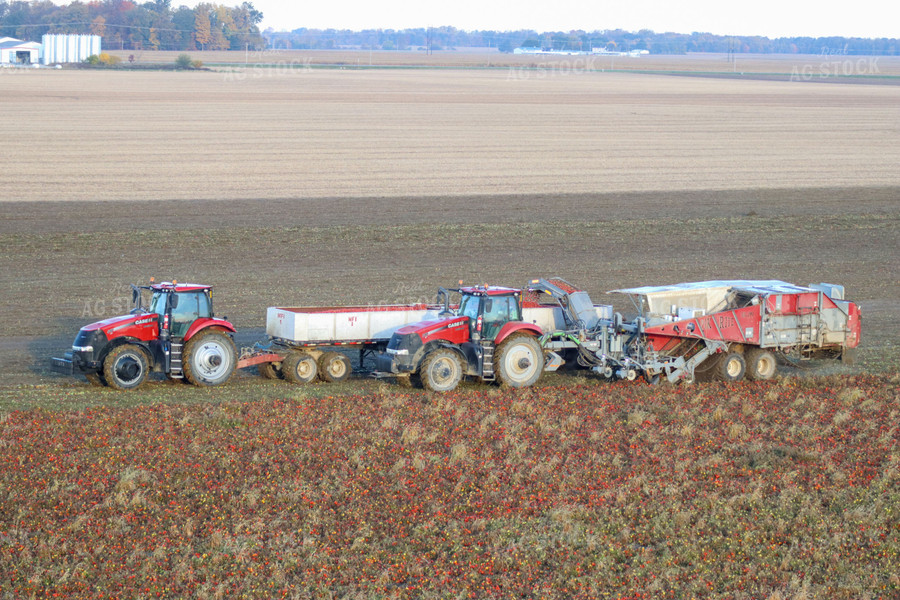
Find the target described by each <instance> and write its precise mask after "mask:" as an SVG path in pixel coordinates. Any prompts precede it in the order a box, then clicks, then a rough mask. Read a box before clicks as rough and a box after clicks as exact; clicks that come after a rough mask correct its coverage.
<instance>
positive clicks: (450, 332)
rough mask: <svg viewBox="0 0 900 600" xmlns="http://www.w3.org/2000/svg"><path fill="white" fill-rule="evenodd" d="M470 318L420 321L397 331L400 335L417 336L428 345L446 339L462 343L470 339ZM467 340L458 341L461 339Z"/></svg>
mask: <svg viewBox="0 0 900 600" xmlns="http://www.w3.org/2000/svg"><path fill="white" fill-rule="evenodd" d="M468 324H469V317H447V318H445V319H433V320H429V321H419V322H418V323H412V324H410V325H406V326H404V327H401V328H400V329H398V330H397V333H398V334H399V335H410V334H416V335H418V336H419V337H420V338H422V341H423V342H425V343H427V342H430V341H431V340H435V339H444V340H447V341H454V342H456V343H460V342H462V341H465V340H466V339H468V337H469V327H468ZM461 336H462V337H464V338H465V339H458V338H460V337H461Z"/></svg>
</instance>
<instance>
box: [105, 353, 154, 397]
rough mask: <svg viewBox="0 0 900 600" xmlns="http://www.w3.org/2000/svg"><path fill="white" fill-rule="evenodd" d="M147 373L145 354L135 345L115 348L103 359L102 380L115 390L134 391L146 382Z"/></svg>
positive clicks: (148, 369) (147, 363)
mask: <svg viewBox="0 0 900 600" xmlns="http://www.w3.org/2000/svg"><path fill="white" fill-rule="evenodd" d="M149 371H150V368H149V361H148V360H147V354H146V353H145V352H144V351H143V349H141V347H140V346H136V345H135V344H123V345H121V346H116V347H115V348H113V349H112V350H110V351H109V354H107V355H106V358H105V359H103V376H102V377H103V380H104V381H106V385H108V386H109V387H111V388H114V389H117V390H136V389H137V388H139V387H141V385H142V384H143V383H144V382H145V381H147V374H148V373H149Z"/></svg>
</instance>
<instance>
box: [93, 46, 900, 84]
mask: <svg viewBox="0 0 900 600" xmlns="http://www.w3.org/2000/svg"><path fill="white" fill-rule="evenodd" d="M109 52H110V54H114V55H116V56H119V57H120V58H121V59H122V60H123V61H124V62H127V61H129V59H130V58H132V57H133V58H134V62H135V63H138V64H141V63H150V64H152V63H174V62H175V59H176V58H178V56H179V55H180V54H182V52H169V51H138V50H110V51H109ZM188 54H190V56H191V58H194V59H196V60H200V61H202V62H203V63H204V64H207V65H256V64H267V65H282V66H287V65H294V66H296V67H300V66H305V65H309V66H318V65H329V66H346V67H360V68H364V67H369V66H372V67H408V66H416V67H426V68H441V67H463V68H466V67H469V68H496V67H500V68H502V67H514V68H538V69H548V70H549V69H553V70H557V71H668V72H688V73H701V72H713V73H736V74H741V73H745V74H759V73H769V74H773V73H779V74H793V73H796V74H797V75H803V74H804V73H809V74H813V73H814V74H816V75H832V76H856V77H862V76H874V77H878V76H884V77H892V76H898V75H900V57H896V56H855V55H853V56H851V55H844V54H829V53H828V51H827V50H826V51H825V53H822V54H737V55H734V56H729V55H727V54H717V53H690V54H672V55H663V54H651V55H644V56H640V57H632V56H604V55H578V54H575V55H557V54H503V53H500V52H497V51H485V50H478V49H460V50H458V51H449V50H448V51H439V52H434V53H432V54H427V53H425V52H424V51H418V50H416V51H408V52H393V51H379V50H375V51H372V52H369V51H368V50H285V49H279V48H271V49H268V50H264V51H255V52H233V51H210V52H189V53H188Z"/></svg>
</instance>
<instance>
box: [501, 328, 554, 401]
mask: <svg viewBox="0 0 900 600" xmlns="http://www.w3.org/2000/svg"><path fill="white" fill-rule="evenodd" d="M494 355H495V357H496V359H495V361H494V365H495V367H496V370H497V378H498V379H499V380H500V385H502V386H505V387H511V388H524V387H529V386H532V385H534V384H535V383H537V380H538V379H540V378H541V373H543V372H544V351H543V349H542V348H541V344H540V342H538V341H537V338H535V337H534V336H533V335H528V334H527V333H514V334H512V335H511V336H509V337H508V338H506V339H505V340H503V342H501V343H500V345H499V346H498V347H497V351H496V352H495V353H494Z"/></svg>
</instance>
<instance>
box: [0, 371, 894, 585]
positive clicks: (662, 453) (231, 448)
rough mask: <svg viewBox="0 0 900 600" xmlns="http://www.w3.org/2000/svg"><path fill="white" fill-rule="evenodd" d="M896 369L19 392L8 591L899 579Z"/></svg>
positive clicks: (5, 578) (5, 424)
mask: <svg viewBox="0 0 900 600" xmlns="http://www.w3.org/2000/svg"><path fill="white" fill-rule="evenodd" d="M898 383H900V378H898V377H896V376H894V377H893V378H891V377H890V376H887V375H883V376H863V375H860V376H854V377H835V376H832V377H822V378H808V379H802V378H788V379H781V380H779V381H776V382H766V383H752V384H751V383H742V384H700V385H696V386H681V387H668V386H663V387H650V386H646V385H643V384H631V383H618V384H601V383H599V382H595V381H593V380H591V379H583V380H580V381H579V382H578V383H576V384H567V385H551V386H545V387H536V388H531V389H526V390H510V391H504V390H498V389H496V388H488V387H481V388H478V389H477V390H471V389H469V390H466V391H464V392H461V393H458V394H450V395H445V396H431V395H427V394H425V393H422V392H410V393H408V394H398V393H396V391H394V390H391V391H390V393H388V392H386V391H385V390H387V388H383V389H380V390H376V391H374V392H373V393H371V394H368V395H358V396H353V395H343V396H338V397H323V398H311V399H307V398H291V397H290V395H289V390H290V389H291V388H289V387H285V388H284V389H285V390H288V395H286V397H284V398H283V399H270V400H265V401H256V402H246V401H240V400H233V401H226V402H221V403H216V404H192V405H167V404H155V405H149V406H139V407H133V408H127V409H125V408H116V407H94V408H87V409H84V410H79V411H58V412H50V411H45V410H40V409H35V410H28V411H20V412H9V413H5V414H3V415H2V424H0V431H2V435H0V477H2V481H0V515H3V520H2V522H0V574H2V576H0V597H11V598H27V597H65V598H79V597H80V598H153V597H182V598H186V597H200V598H310V597H314V598H319V597H321V598H326V597H327V598H331V597H398V598H455V597H472V598H522V597H540V598H691V597H693V598H778V597H781V598H791V597H793V598H801V597H807V598H824V597H828V598H863V597H868V598H891V597H894V598H895V597H897V595H898V594H900V578H898V577H900V510H898V507H900V485H898V483H900V432H898V427H897V417H898V415H900V395H898Z"/></svg>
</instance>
